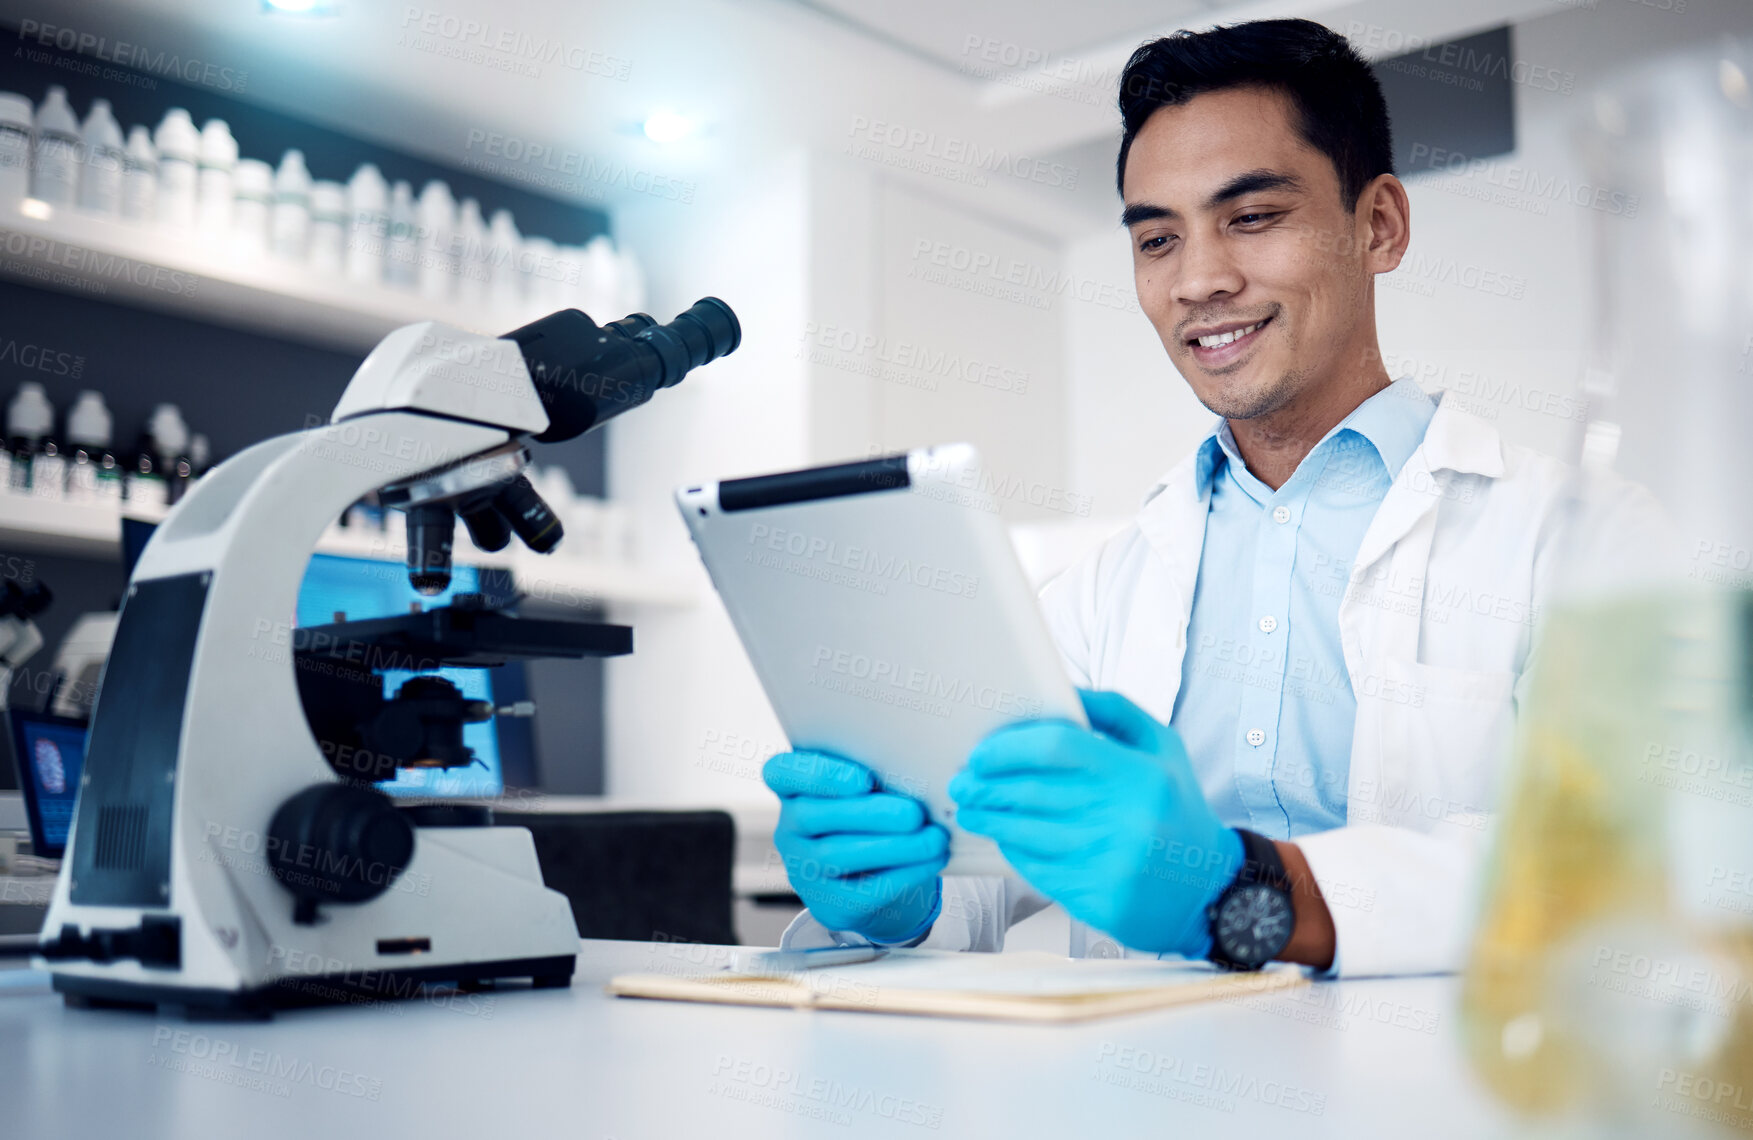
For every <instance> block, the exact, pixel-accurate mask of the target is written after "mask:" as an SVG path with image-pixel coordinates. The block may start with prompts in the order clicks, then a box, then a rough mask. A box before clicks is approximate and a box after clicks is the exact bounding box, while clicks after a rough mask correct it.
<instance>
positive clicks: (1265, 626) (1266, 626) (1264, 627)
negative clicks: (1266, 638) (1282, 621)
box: [1260, 614, 1278, 633]
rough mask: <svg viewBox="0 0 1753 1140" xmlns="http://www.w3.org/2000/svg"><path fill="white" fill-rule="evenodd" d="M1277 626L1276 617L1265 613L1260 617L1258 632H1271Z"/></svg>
mask: <svg viewBox="0 0 1753 1140" xmlns="http://www.w3.org/2000/svg"><path fill="white" fill-rule="evenodd" d="M1277 628H1278V619H1277V618H1275V617H1273V616H1272V615H1271V614H1267V615H1266V616H1265V617H1263V618H1261V619H1260V632H1261V633H1271V632H1272V631H1273V630H1275V629H1277Z"/></svg>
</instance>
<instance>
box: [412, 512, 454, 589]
mask: <svg viewBox="0 0 1753 1140" xmlns="http://www.w3.org/2000/svg"><path fill="white" fill-rule="evenodd" d="M456 529H457V522H456V516H455V515H453V514H451V513H450V504H449V503H431V504H427V505H425V506H419V507H410V508H408V584H409V585H410V586H412V587H414V589H416V590H418V591H419V592H420V593H422V594H426V595H429V596H430V595H432V594H442V593H444V591H445V588H446V587H447V586H449V585H450V548H451V542H452V541H453V540H454V539H455V537H456Z"/></svg>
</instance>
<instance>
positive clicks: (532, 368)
mask: <svg viewBox="0 0 1753 1140" xmlns="http://www.w3.org/2000/svg"><path fill="white" fill-rule="evenodd" d="M506 335H507V337H508V338H509V339H510V340H512V341H515V342H516V343H517V346H518V348H519V349H521V350H522V352H523V359H524V364H525V365H526V366H528V368H529V373H530V379H531V380H533V381H534V382H535V386H536V392H537V394H538V395H540V397H541V399H542V406H543V408H544V409H546V411H547V413H548V430H547V431H544V432H542V433H541V434H540V435H538V436H536V437H535V438H536V439H537V440H538V441H540V442H542V443H555V442H557V441H559V440H563V439H571V438H573V437H574V436H579V435H583V434H584V433H585V432H587V431H589V430H590V429H592V428H594V427H597V426H599V425H601V424H603V423H606V422H607V421H609V420H611V419H613V418H614V417H616V416H618V415H620V414H621V413H622V412H625V411H628V410H629V409H632V408H637V407H638V406H639V405H641V404H643V403H645V402H646V401H647V400H649V399H651V397H652V396H653V395H654V394H655V393H656V392H657V391H658V389H660V388H669V387H673V386H674V385H676V384H679V383H681V380H682V377H684V376H686V375H687V374H688V372H689V371H690V370H692V369H695V368H698V367H700V366H701V365H702V364H706V363H709V362H710V361H713V360H716V359H718V358H719V357H721V356H724V355H725V354H727V353H730V352H734V351H735V350H736V347H737V345H738V344H740V343H742V336H743V333H742V327H741V326H740V325H739V324H738V323H737V318H736V314H735V313H733V312H731V309H730V306H729V305H726V304H725V303H724V302H723V301H720V300H719V299H718V298H717V297H703V298H701V299H700V300H699V301H696V302H695V303H694V304H693V305H692V306H690V307H689V308H688V309H687V311H685V312H683V313H681V314H680V315H678V316H677V317H676V319H675V320H673V321H671V322H669V323H668V324H662V325H660V324H658V323H657V322H656V321H654V320H652V319H651V318H650V317H649V316H647V315H645V314H644V313H634V314H633V315H631V316H628V317H623V318H621V319H620V320H618V321H611V322H609V323H608V324H606V325H598V324H597V323H596V322H595V321H593V320H591V319H590V318H589V317H587V316H585V315H584V314H583V313H581V312H579V311H578V310H577V309H565V310H563V311H561V312H558V313H551V314H549V315H548V316H545V317H543V318H542V319H541V320H539V321H532V322H531V323H529V324H527V325H525V326H523V327H522V328H520V329H517V330H515V331H513V332H510V333H508V334H506Z"/></svg>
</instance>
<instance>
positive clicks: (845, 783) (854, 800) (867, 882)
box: [761, 752, 950, 943]
mask: <svg viewBox="0 0 1753 1140" xmlns="http://www.w3.org/2000/svg"><path fill="white" fill-rule="evenodd" d="M761 776H762V778H763V779H765V780H766V781H767V786H768V787H769V788H772V789H773V790H774V791H775V792H777V793H778V794H779V826H778V827H777V828H775V829H774V832H773V845H774V846H775V847H777V848H778V849H779V855H780V857H781V858H782V859H784V860H785V874H786V877H787V878H789V879H790V880H791V886H792V889H793V890H795V891H796V892H797V894H798V897H799V898H801V899H802V900H803V901H804V905H805V906H807V907H809V908H810V913H811V914H813V915H815V916H816V920H817V921H818V922H820V923H821V924H822V925H823V926H826V927H827V928H828V929H829V930H846V931H851V932H853V933H855V934H860V935H863V936H864V937H865V938H868V939H870V940H871V941H873V942H886V943H901V942H911V941H912V940H913V939H915V938H917V937H919V936H920V935H921V934H924V933H925V932H926V931H927V930H929V929H930V928H931V924H932V923H934V922H936V921H937V915H938V910H939V908H941V907H942V905H943V880H942V879H940V878H939V877H938V874H939V872H941V871H942V870H943V868H944V864H945V863H947V862H948V861H949V838H950V837H949V833H948V832H947V831H945V830H944V829H943V828H941V827H939V826H938V825H936V824H933V823H928V822H927V820H926V814H925V808H924V807H923V806H922V805H921V804H920V803H919V801H918V800H915V799H912V798H910V797H908V796H898V795H894V794H892V793H889V792H881V791H878V790H877V781H876V776H875V775H874V774H872V772H871V770H870V769H869V768H866V767H865V766H864V765H862V764H855V763H853V762H852V761H850V760H842V759H840V758H839V757H837V756H829V755H826V754H824V753H820V752H781V753H780V754H779V755H777V756H775V757H773V758H772V759H771V760H769V761H767V765H766V767H765V768H763V769H762V772H761Z"/></svg>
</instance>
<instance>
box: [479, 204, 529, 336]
mask: <svg viewBox="0 0 1753 1140" xmlns="http://www.w3.org/2000/svg"><path fill="white" fill-rule="evenodd" d="M522 253H523V238H522V237H521V236H520V235H519V234H518V232H517V223H516V222H514V221H512V218H511V211H510V210H494V211H493V217H492V218H491V219H490V220H489V221H488V223H487V262H488V277H487V304H488V305H489V306H490V307H491V308H492V309H493V310H494V312H495V313H499V314H507V315H509V314H516V313H520V312H521V311H522V309H523V296H524V293H523V277H522V275H521V273H520V271H519V269H518V264H517V263H518V260H519V255H520V254H522Z"/></svg>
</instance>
